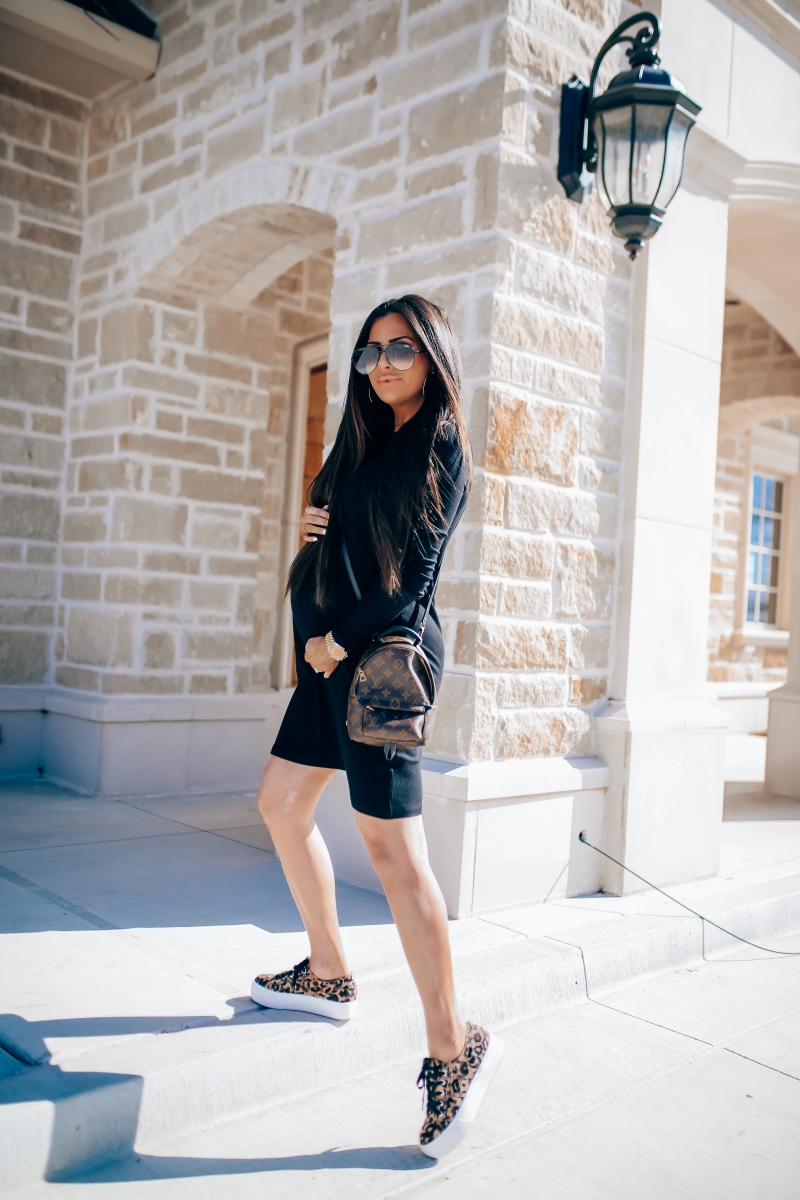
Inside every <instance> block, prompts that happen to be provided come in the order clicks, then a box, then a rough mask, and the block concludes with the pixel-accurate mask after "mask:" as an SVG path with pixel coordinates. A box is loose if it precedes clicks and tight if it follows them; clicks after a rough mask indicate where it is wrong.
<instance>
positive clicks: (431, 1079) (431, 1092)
mask: <svg viewBox="0 0 800 1200" xmlns="http://www.w3.org/2000/svg"><path fill="white" fill-rule="evenodd" d="M447 1066H448V1064H447V1063H443V1062H441V1061H440V1060H439V1059H438V1058H424V1059H423V1060H422V1070H421V1071H420V1073H419V1075H418V1076H417V1087H418V1088H423V1089H424V1093H423V1097H422V1106H423V1108H425V1107H426V1105H425V1100H426V1096H427V1111H428V1115H429V1116H434V1117H441V1116H442V1114H443V1113H444V1100H445V1091H446V1087H445V1085H446V1083H447V1074H448V1072H447Z"/></svg>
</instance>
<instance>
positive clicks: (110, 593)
mask: <svg viewBox="0 0 800 1200" xmlns="http://www.w3.org/2000/svg"><path fill="white" fill-rule="evenodd" d="M104 598H105V600H106V602H107V603H109V604H144V605H152V606H154V607H160V608H180V606H181V603H182V601H183V581H182V580H180V579H147V578H141V577H139V576H137V575H109V576H107V578H106V582H105V591H104Z"/></svg>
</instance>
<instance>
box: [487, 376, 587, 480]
mask: <svg viewBox="0 0 800 1200" xmlns="http://www.w3.org/2000/svg"><path fill="white" fill-rule="evenodd" d="M578 437H579V428H578V415H577V413H576V412H575V411H574V410H572V409H570V408H567V407H565V406H564V405H559V404H545V403H539V402H532V403H529V402H527V401H526V400H522V399H517V398H515V397H513V396H509V395H506V394H504V393H498V392H495V393H494V394H493V396H492V402H491V407H490V412H489V433H488V444H487V449H486V466H487V467H488V468H489V469H490V470H493V471H500V472H503V473H506V474H514V475H534V476H538V477H539V478H540V479H545V480H550V481H553V482H556V483H561V484H571V483H572V482H573V481H574V478H575V469H576V461H577V459H576V456H577V451H578Z"/></svg>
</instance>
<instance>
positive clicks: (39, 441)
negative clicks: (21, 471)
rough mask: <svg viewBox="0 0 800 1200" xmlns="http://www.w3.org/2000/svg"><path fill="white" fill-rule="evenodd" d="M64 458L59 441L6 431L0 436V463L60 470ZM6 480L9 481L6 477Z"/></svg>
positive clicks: (34, 468) (38, 469) (41, 469)
mask: <svg viewBox="0 0 800 1200" xmlns="http://www.w3.org/2000/svg"><path fill="white" fill-rule="evenodd" d="M63 460H64V446H63V444H62V443H61V442H55V441H49V440H48V439H46V438H41V437H20V436H19V435H17V434H13V433H6V434H3V435H2V436H0V463H4V464H7V465H8V466H14V467H25V468H30V469H33V470H35V471H60V470H61V465H62V463H63ZM6 482H10V480H9V479H8V478H6Z"/></svg>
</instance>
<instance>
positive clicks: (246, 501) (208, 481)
mask: <svg viewBox="0 0 800 1200" xmlns="http://www.w3.org/2000/svg"><path fill="white" fill-rule="evenodd" d="M262 486H263V485H262V482H261V480H260V479H252V478H247V477H244V478H242V477H241V476H238V475H225V474H222V473H220V472H218V471H197V470H192V469H186V470H183V471H181V482H180V494H181V496H183V497H184V498H185V499H186V500H203V501H205V502H206V503H210V504H236V505H240V506H242V507H244V508H258V507H259V506H260V500H261V490H262Z"/></svg>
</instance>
